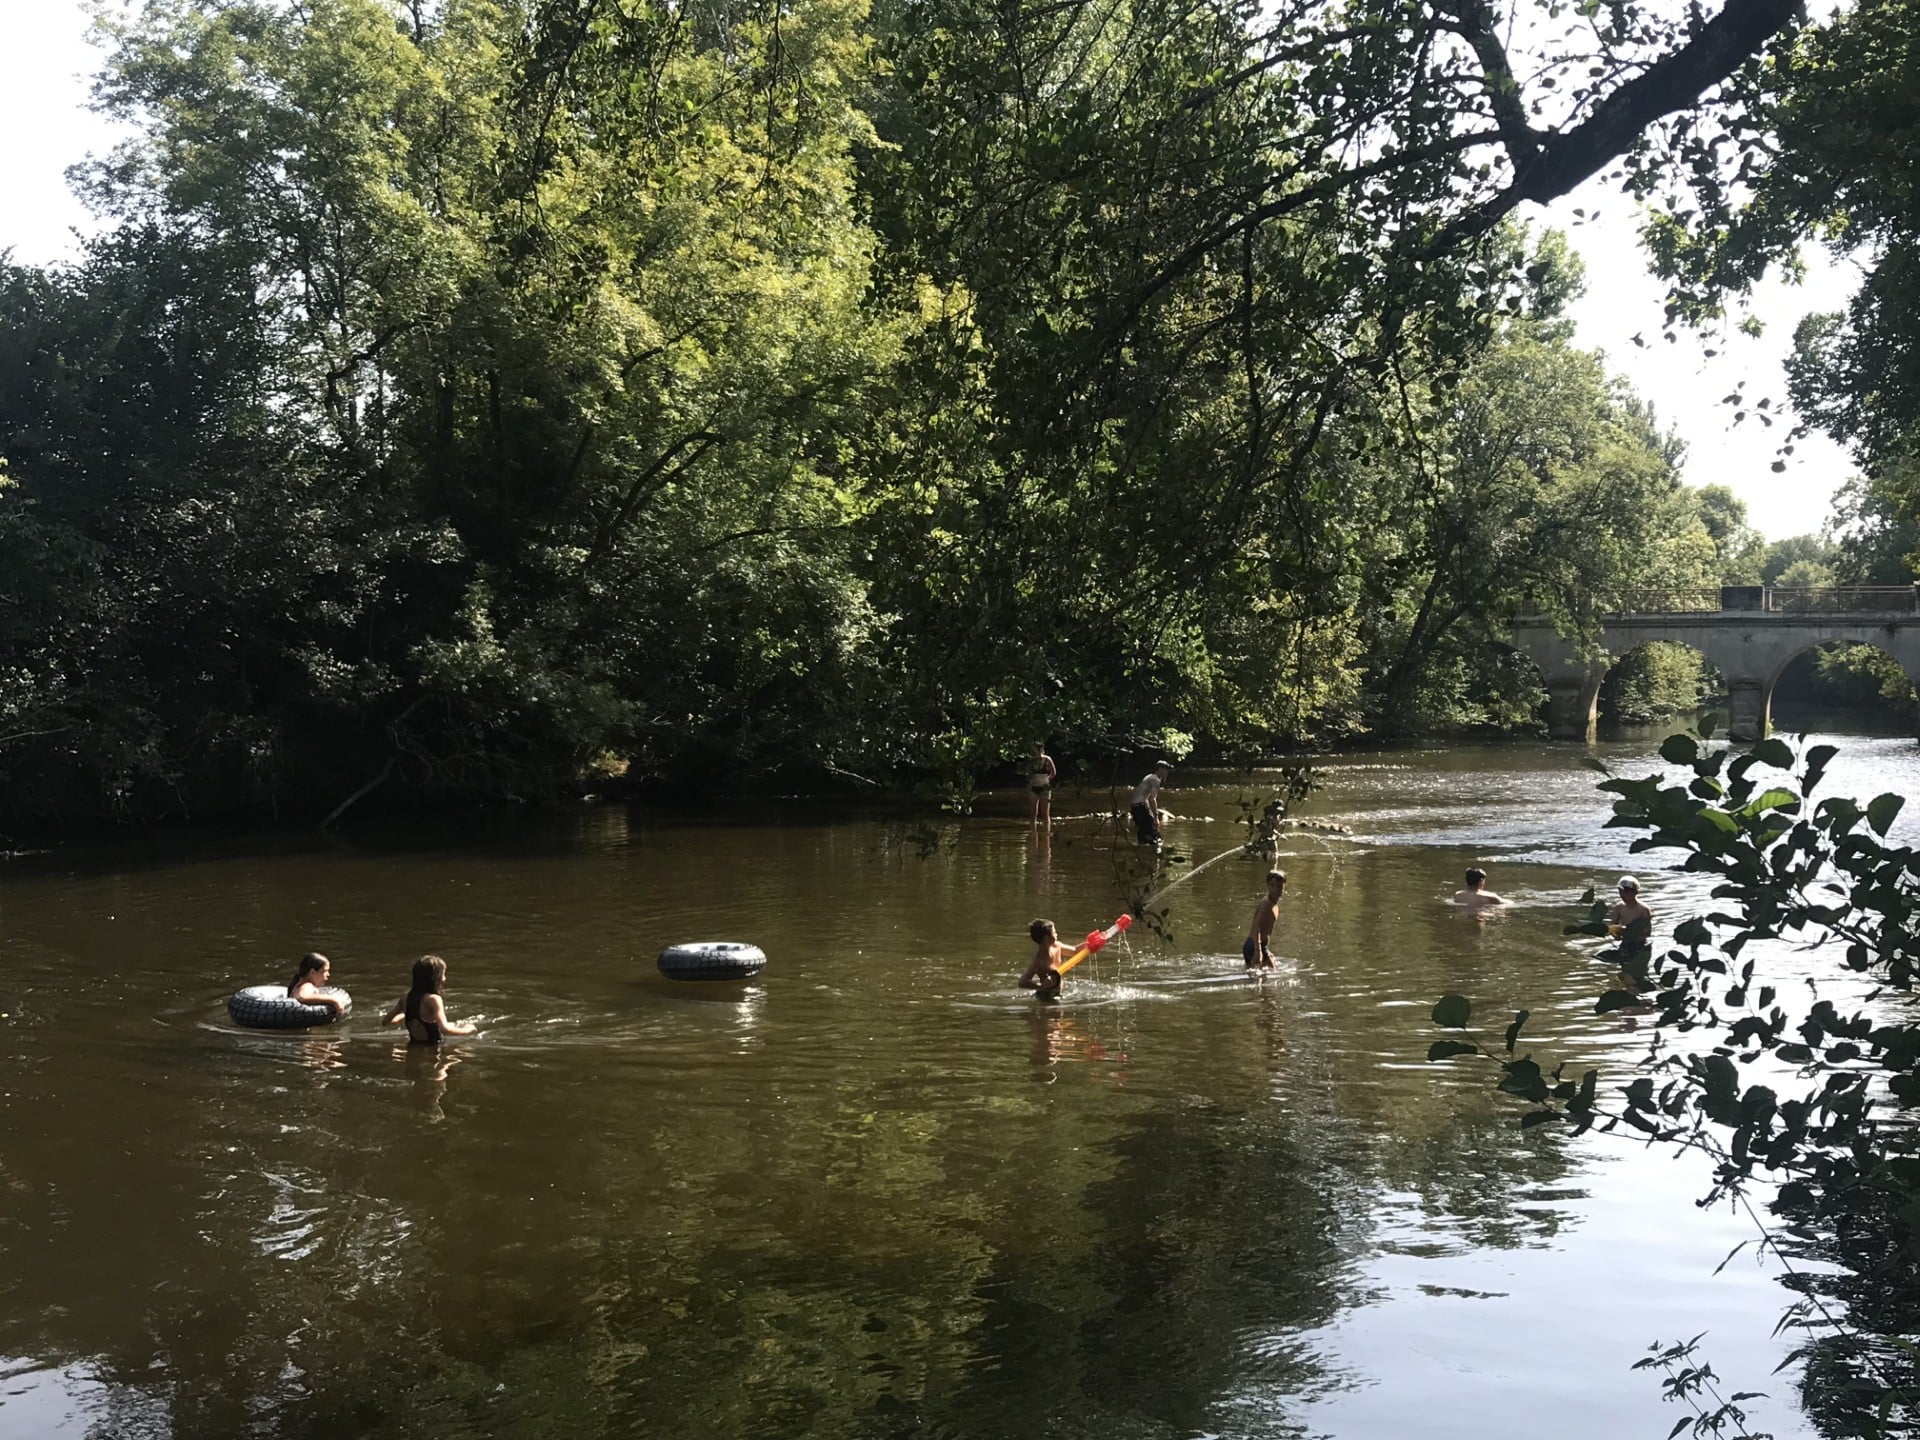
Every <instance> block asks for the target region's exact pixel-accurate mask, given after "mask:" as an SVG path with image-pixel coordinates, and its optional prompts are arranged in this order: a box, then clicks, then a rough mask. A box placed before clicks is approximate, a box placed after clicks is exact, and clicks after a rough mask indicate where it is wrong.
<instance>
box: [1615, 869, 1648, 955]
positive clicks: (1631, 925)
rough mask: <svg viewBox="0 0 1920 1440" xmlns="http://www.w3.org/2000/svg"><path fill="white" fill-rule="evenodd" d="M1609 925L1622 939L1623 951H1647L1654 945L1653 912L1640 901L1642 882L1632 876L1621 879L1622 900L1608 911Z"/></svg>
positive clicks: (1616, 902) (1623, 876)
mask: <svg viewBox="0 0 1920 1440" xmlns="http://www.w3.org/2000/svg"><path fill="white" fill-rule="evenodd" d="M1607 924H1608V925H1610V926H1612V927H1614V932H1613V933H1614V934H1616V935H1618V936H1619V937H1620V948H1621V949H1622V950H1623V951H1634V950H1641V949H1646V948H1649V947H1651V946H1652V944H1653V911H1651V910H1649V909H1648V908H1647V907H1646V905H1644V904H1643V903H1642V902H1641V899H1640V882H1639V881H1638V880H1636V879H1634V878H1633V876H1631V875H1622V876H1621V877H1620V898H1619V900H1617V901H1615V902H1614V905H1613V908H1612V909H1610V910H1608V911H1607Z"/></svg>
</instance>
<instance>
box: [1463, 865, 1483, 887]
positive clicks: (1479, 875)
mask: <svg viewBox="0 0 1920 1440" xmlns="http://www.w3.org/2000/svg"><path fill="white" fill-rule="evenodd" d="M1486 883H1487V872H1486V871H1484V870H1482V869H1481V868H1480V867H1479V866H1478V865H1476V866H1474V867H1473V868H1472V869H1471V870H1469V871H1467V889H1469V890H1478V889H1479V888H1480V887H1481V886H1482V885H1484V884H1486Z"/></svg>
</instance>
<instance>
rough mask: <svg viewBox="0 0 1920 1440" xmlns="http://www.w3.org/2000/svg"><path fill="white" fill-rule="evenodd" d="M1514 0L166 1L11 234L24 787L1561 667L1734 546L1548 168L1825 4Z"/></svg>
mask: <svg viewBox="0 0 1920 1440" xmlns="http://www.w3.org/2000/svg"><path fill="white" fill-rule="evenodd" d="M1531 18H1532V20H1533V21H1535V22H1537V23H1536V24H1535V26H1534V29H1537V30H1539V32H1540V33H1539V34H1538V35H1537V36H1535V37H1534V38H1535V39H1536V40H1537V41H1538V44H1539V46H1541V47H1545V48H1544V49H1543V52H1542V53H1543V54H1544V55H1548V56H1549V58H1550V63H1548V64H1547V65H1546V68H1545V69H1543V70H1539V71H1538V72H1537V73H1536V72H1534V71H1532V70H1529V69H1528V68H1527V66H1530V65H1532V63H1533V59H1529V58H1527V57H1523V56H1518V55H1516V56H1509V54H1508V52H1507V49H1506V46H1505V44H1504V43H1503V41H1502V40H1501V38H1500V35H1501V32H1502V30H1503V28H1504V24H1503V22H1501V17H1499V16H1498V15H1496V14H1495V13H1494V12H1493V11H1491V10H1490V9H1488V8H1487V7H1485V6H1482V5H1479V4H1460V3H1447V4H1437V5H1433V6H1430V7H1429V6H1426V5H1421V4H1414V5H1405V4H1400V3H1395V4H1374V3H1356V4H1353V5H1343V6H1339V7H1325V6H1319V5H1302V6H1298V7H1281V8H1280V9H1277V10H1276V9H1273V8H1272V7H1266V8H1260V9H1255V8H1251V7H1245V8H1243V7H1236V6H1229V5H1218V6H1210V7H1202V8H1201V9H1199V10H1194V9H1192V8H1191V7H1184V6H1181V7H1173V6H1165V5H1162V4H1160V3H1157V0H1136V3H1132V4H1128V5H1123V6H1115V7H1106V8H1099V9H1096V8H1091V7H1085V6H1079V5H1070V6H1065V7H1028V6H1015V7H1012V8H1008V7H999V8H997V9H996V8H990V7H989V8H982V7H978V6H974V5H972V4H970V3H967V0H881V3H879V4H878V5H877V6H876V7H875V8H873V9H871V10H869V9H868V7H867V5H866V4H865V3H864V0H798V3H787V0H764V3H762V0H745V3H729V4H727V5H718V4H712V3H706V0H698V3H686V4H663V3H647V0H570V3H566V4H557V5H556V4H535V3H533V0H442V3H435V4H417V3H416V4H406V5H401V4H397V3H391V0H318V3H314V4H306V5H299V6H295V5H289V4H285V3H281V0H147V3H145V4H144V5H142V6H139V7H136V8H135V9H133V10H132V11H131V12H129V13H127V14H126V16H125V18H123V19H118V20H113V21H109V22H108V27H109V40H110V47H109V59H108V62H107V65H106V68H105V70H104V72H103V74H102V76H101V78H100V82H99V92H98V93H99V98H100V101H101V104H102V105H103V106H104V107H105V109H106V110H107V111H108V112H109V113H110V114H112V115H113V116H115V117H116V118H118V119H120V120H122V121H125V122H127V123H128V124H129V126H130V127H131V128H132V133H134V135H135V137H136V138H135V139H134V140H132V141H131V142H130V143H128V144H127V145H126V146H125V147H123V148H122V149H121V150H120V151H118V152H117V153H115V154H114V155H112V156H109V157H105V158H103V159H101V160H99V161H98V162H96V163H94V164H92V165H90V166H88V167H86V168H85V170H84V173H83V175H82V177H81V179H82V183H83V184H84V186H85V188H86V191H87V193H88V194H89V196H90V198H91V199H92V200H93V202H94V203H95V204H96V206H97V207H98V208H99V210H100V212H101V213H102V215H103V217H105V219H106V220H107V222H108V224H107V228H106V229H105V230H104V231H103V232H102V234H101V235H100V236H99V237H98V238H97V239H96V240H95V241H94V242H92V243H91V244H90V245H89V246H88V248H87V250H86V252H85V254H84V256H83V258H82V259H81V260H80V261H78V262H77V263H75V264H74V265H72V266H70V267H65V268H61V269H57V270H52V271H45V270H35V269H31V268H25V267H20V266H16V265H11V264H6V263H4V262H0V451H3V452H4V453H3V455H0V458H4V460H5V462H6V465H7V469H6V472H5V474H6V485H7V488H6V489H5V491H4V493H0V574H5V575H6V576H7V577H8V578H7V582H6V588H5V592H4V595H3V596H0V598H4V600H5V602H6V603H5V604H4V605H0V631H4V634H0V641H3V642H4V643H3V644H0V655H3V656H4V657H5V659H4V661H0V815H4V816H6V817H8V819H9V822H10V823H15V824H19V823H35V822H38V823H59V822H63V821H72V820H76V819H82V818H86V817H90V816H109V815H113V816H126V817H134V818H149V817H158V816H168V815H180V814H189V813H192V814H199V813H207V812H219V813H230V812H252V813H283V812H285V813H300V814H310V815H315V816H318V815H324V814H328V813H331V812H338V811H339V810H340V809H341V808H342V807H344V806H347V805H350V804H352V803H355V802H356V801H358V800H359V798H360V797H362V796H363V795H366V794H369V793H375V794H378V795H380V796H381V797H382V798H385V797H389V796H396V795H400V794H409V795H414V796H419V797H424V798H433V797H453V798H473V797H489V796H524V797H533V796H539V795H543V794H550V793H554V792H556V791H559V790H563V789H565V788H567V787H569V786H573V785H576V784H580V783H594V782H593V781H592V780H591V779H590V778H589V777H592V776H594V775H596V774H600V775H606V774H627V775H630V776H633V777H664V778H667V779H670V780H675V781H679V782H681V783H687V784H694V785H714V784H721V783H738V782H745V781H751V780H753V779H755V778H756V777H760V778H765V777H771V776H774V775H782V776H785V777H788V778H794V779H800V780H809V779H811V780H815V781H817V780H820V779H822V778H825V777H839V778H841V779H844V780H846V781H849V782H851V783H861V782H881V783H885V782H892V781H896V780H899V779H901V778H912V777H923V778H929V779H932V780H935V781H938V782H940V783H941V784H942V785H943V787H945V789H946V790H947V792H948V793H952V794H964V793H965V792H966V789H967V787H968V785H969V784H970V783H971V782H972V780H973V779H975V778H976V777H977V776H979V775H980V774H981V773H983V772H984V771H985V770H987V769H989V768H991V767H992V766H994V765H996V764H998V763H1000V762H1001V761H1003V760H1004V759H1005V758H1006V757H1007V756H1009V755H1011V754H1015V753H1019V752H1022V751H1024V748H1025V746H1026V745H1027V744H1029V743H1030V742H1031V739H1032V737H1033V736H1035V735H1037V734H1042V733H1046V734H1049V735H1051V736H1052V737H1054V740H1055V744H1056V747H1057V748H1061V749H1064V750H1068V751H1077V752H1078V753H1081V754H1085V755H1100V754H1106V753H1116V752H1121V751H1125V750H1128V749H1132V748H1138V747H1147V746H1151V747H1154V748H1160V749H1167V750H1171V751H1174V752H1176V753H1178V752H1180V751H1183V750H1185V749H1188V748H1190V747H1192V746H1195V745H1201V746H1207V747H1210V748H1212V749H1215V750H1217V751H1222V752H1227V751H1237V750H1243V749H1247V748H1251V747H1268V746H1274V745H1284V744H1288V743H1293V742H1298V741H1301V740H1305V739H1311V738H1316V737H1320V738H1324V737H1330V736H1332V737H1337V736H1339V735H1342V734H1350V733H1356V732H1361V731H1385V732H1394V731H1406V730H1412V729H1419V728H1428V727H1433V726H1444V725H1457V724H1461V723H1473V722H1481V723H1493V724H1501V725H1512V724H1527V723H1531V721H1532V717H1533V712H1534V707H1535V704H1536V702H1537V701H1538V699H1539V692H1538V688H1537V687H1538V681H1537V677H1535V676H1534V675H1532V673H1531V672H1530V671H1529V670H1527V669H1526V667H1524V666H1521V665H1519V664H1518V663H1516V662H1515V660H1514V659H1513V658H1512V656H1511V653H1510V652H1509V651H1507V650H1505V649H1504V648H1502V646H1501V645H1500V641H1501V638H1502V635H1503V630H1502V626H1503V623H1504V620H1505V618H1506V617H1507V616H1509V615H1510V614H1512V613H1513V612H1514V611H1515V610H1516V609H1527V610H1533V611H1543V612H1545V613H1548V614H1551V615H1553V616H1555V618H1556V619H1559V620H1561V621H1562V622H1563V623H1564V624H1565V625H1567V626H1568V627H1569V628H1573V629H1578V628H1581V627H1582V626H1584V625H1586V624H1588V623H1589V622H1590V616H1591V613H1592V609H1593V605H1594V603H1595V602H1594V597H1595V596H1596V595H1603V594H1605V593H1608V592H1611V591H1617V590H1618V589H1619V588H1620V587H1621V586H1622V585H1631V584H1669V583H1670V584H1676V585H1689V584H1696V583H1702V582H1710V581H1712V580H1714V579H1716V578H1718V575H1717V573H1716V572H1723V571H1724V570H1725V569H1726V564H1725V561H1726V557H1725V556H1724V555H1721V554H1720V553H1719V552H1718V550H1717V549H1716V548H1715V547H1716V545H1718V544H1720V543H1721V542H1722V541H1724V539H1725V537H1724V536H1721V537H1719V538H1718V539H1715V538H1714V535H1713V531H1712V526H1711V521H1712V519H1713V517H1714V515H1715V514H1716V513H1717V512H1716V511H1715V510H1714V507H1713V504H1712V502H1711V500H1710V499H1709V500H1707V501H1701V500H1698V499H1690V498H1689V497H1688V496H1687V494H1686V493H1685V492H1684V491H1683V490H1682V489H1681V488H1680V487H1679V486H1678V485H1677V483H1676V482H1675V480H1674V478H1673V473H1672V461H1673V458H1674V456H1673V447H1672V445H1671V442H1669V441H1667V440H1666V439H1665V438H1663V437H1662V436H1660V435H1659V433H1658V430H1657V427H1656V426H1655V424H1654V423H1653V421H1652V419H1651V417H1650V415H1649V413H1648V412H1647V410H1646V409H1645V407H1644V406H1642V405H1640V404H1639V403H1638V402H1636V401H1634V400H1633V399H1632V397H1629V396H1626V395H1623V394H1621V393H1619V392H1618V391H1617V390H1616V388H1615V387H1614V386H1613V385H1611V384H1610V383H1609V381H1608V379H1607V377H1606V376H1605V374H1604V373H1603V372H1602V370H1601V369H1600V367H1599V365H1598V363H1597V362H1596V361H1595V360H1594V359H1593V358H1592V357H1590V356H1586V355H1583V354H1581V353H1579V352H1577V351H1575V350H1574V349H1572V348H1571V347H1570V346H1569V344H1568V342H1567V339H1566V335H1565V330H1564V325H1563V323H1562V322H1561V321H1560V319H1559V316H1560V313H1561V310H1562V307H1563V306H1564V304H1565V302H1566V300H1567V298H1568V296H1569V295H1570V294H1572V293H1573V292H1574V290H1575V288H1576V287H1577V285H1578V283H1579V281H1578V273H1577V266H1575V265H1574V264H1572V263H1571V262H1570V261H1569V259H1568V257H1567V255H1566V253H1565V250H1564V247H1563V246H1562V245H1560V243H1559V242H1558V241H1557V239H1555V238H1554V237H1551V236H1549V237H1544V238H1537V239H1536V238H1531V237H1529V236H1527V235H1526V234H1525V233H1524V232H1523V231H1521V230H1519V229H1518V228H1516V226H1515V224H1514V223H1513V220H1512V218H1511V217H1512V214H1513V212H1514V210H1515V208H1516V207H1517V206H1519V205H1520V204H1522V203H1523V202H1526V201H1538V200H1544V199H1548V198H1551V197H1552V196H1554V195H1557V194H1560V193H1563V192H1564V191H1565V190H1566V189H1568V188H1570V187H1571V186H1572V185H1574V184H1577V183H1579V181H1580V180H1582V179H1584V178H1585V177H1586V176H1588V175H1590V174H1592V173H1594V172H1595V171H1596V170H1597V169H1599V168H1601V167H1602V166H1604V165H1606V164H1607V163H1609V162H1611V161H1613V160H1614V159H1616V158H1618V157H1620V156H1621V155H1623V154H1624V153H1626V152H1627V151H1629V150H1630V149H1631V148H1632V147H1634V146H1636V145H1640V144H1642V143H1643V137H1644V135H1645V132H1646V127H1647V126H1649V125H1650V124H1652V123H1654V122H1656V121H1661V120H1663V119H1665V120H1666V122H1667V125H1668V127H1669V132H1670V133H1671V134H1672V135H1677V136H1682V137H1684V136H1687V135H1691V134H1693V133H1694V132H1695V130H1696V128H1697V127H1698V125H1699V124H1702V123H1706V121H1705V117H1711V116H1712V115H1715V114H1718V113H1719V111H1720V109H1722V108H1724V107H1722V106H1721V105H1720V104H1719V103H1718V101H1717V100H1714V99H1712V98H1711V97H1713V96H1714V95H1715V94H1718V93H1722V92H1716V91H1715V89H1714V87H1715V86H1717V85H1721V84H1722V82H1726V85H1727V88H1726V89H1725V91H1724V92H1723V93H1724V94H1725V95H1727V96H1729V97H1731V98H1732V99H1733V100H1735V101H1736V102H1738V103H1746V97H1747V95H1748V91H1749V90H1750V89H1751V86H1752V85H1753V84H1755V83H1758V82H1757V80H1754V79H1753V78H1752V77H1753V76H1754V75H1755V74H1757V72H1758V71H1759V70H1760V69H1762V68H1764V67H1763V65H1762V57H1763V55H1766V54H1771V55H1773V56H1775V57H1776V58H1777V57H1778V55H1779V54H1781V53H1784V48H1783V47H1787V46H1790V45H1791V44H1792V43H1794V42H1793V40H1792V30H1791V26H1790V21H1791V6H1790V5H1789V4H1787V3H1785V0H1733V3H1731V4H1729V6H1728V8H1727V10H1726V11H1725V13H1724V14H1722V15H1721V16H1719V17H1716V18H1715V19H1714V20H1712V21H1711V22H1707V23H1704V24H1701V23H1676V22H1670V21H1668V20H1667V19H1664V18H1662V17H1661V16H1659V15H1656V14H1654V13H1652V12H1650V11H1649V12H1640V11H1636V10H1633V9H1631V8H1629V7H1616V8H1615V9H1612V10H1609V11H1607V12H1605V13H1601V12H1597V11H1596V12H1593V13H1591V14H1584V15H1580V16H1577V17H1576V16H1562V15H1560V14H1559V11H1558V9H1557V8H1556V7H1549V8H1548V10H1547V11H1545V12H1543V14H1542V15H1536V16H1532V17H1531ZM1543 26H1544V27H1545V28H1541V27H1543ZM1528 33H1531V31H1530V32H1528ZM1581 55H1585V56H1586V57H1587V58H1588V59H1589V60H1591V62H1592V63H1591V64H1590V65H1589V66H1588V68H1587V70H1586V73H1585V78H1584V79H1580V80H1578V81H1577V82H1576V81H1574V80H1573V79H1572V78H1571V77H1572V76H1573V75H1574V74H1576V73H1577V71H1576V69H1575V65H1576V61H1575V59H1574V58H1573V57H1576V56H1581ZM1533 58H1539V57H1533ZM1522 60H1524V61H1525V63H1524V64H1522V63H1521V61H1522ZM1656 60H1657V61H1658V62H1659V63H1657V64H1654V63H1651V62H1653V61H1656ZM1523 73H1525V74H1528V75H1530V76H1531V77H1532V78H1530V79H1528V80H1526V81H1525V82H1524V83H1523V82H1522V81H1521V80H1519V79H1517V78H1516V76H1518V75H1520V74H1523ZM1556 77H1567V78H1566V83H1562V81H1561V79H1559V78H1556ZM1740 77H1747V78H1745V79H1742V78H1740ZM1523 95H1524V96H1525V97H1526V103H1525V104H1522V103H1521V102H1522V97H1523ZM1703 96H1707V97H1709V99H1708V100H1705V101H1703V99H1702V97H1703ZM1669 132H1663V134H1666V133H1669ZM1679 143H1681V142H1680V141H1677V140H1671V139H1667V140H1662V141H1660V143H1659V145H1658V146H1656V147H1655V148H1663V147H1669V146H1671V145H1673V144H1679ZM1690 512H1697V513H1690ZM1696 520H1697V521H1698V522H1699V523H1695V521H1696Z"/></svg>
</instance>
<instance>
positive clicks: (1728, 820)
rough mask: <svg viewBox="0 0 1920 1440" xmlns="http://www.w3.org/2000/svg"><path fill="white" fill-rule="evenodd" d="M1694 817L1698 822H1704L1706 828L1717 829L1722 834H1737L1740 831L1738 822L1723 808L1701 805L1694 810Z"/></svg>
mask: <svg viewBox="0 0 1920 1440" xmlns="http://www.w3.org/2000/svg"><path fill="white" fill-rule="evenodd" d="M1696 819H1697V820H1698V821H1699V822H1700V823H1703V824H1705V825H1706V826H1707V828H1708V829H1711V830H1718V831H1719V832H1720V833H1721V834H1723V835H1738V834H1739V833H1740V826H1739V824H1738V823H1737V822H1736V821H1735V820H1734V818H1733V817H1732V816H1731V815H1729V814H1727V812H1726V811H1724V810H1713V809H1707V808H1704V807H1703V808H1702V809H1700V810H1699V811H1698V812H1696Z"/></svg>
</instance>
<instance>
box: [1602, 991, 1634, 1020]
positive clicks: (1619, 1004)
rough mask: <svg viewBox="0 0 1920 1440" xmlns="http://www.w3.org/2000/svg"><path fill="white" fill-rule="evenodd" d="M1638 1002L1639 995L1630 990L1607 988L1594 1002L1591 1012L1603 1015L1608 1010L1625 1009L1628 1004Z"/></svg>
mask: <svg viewBox="0 0 1920 1440" xmlns="http://www.w3.org/2000/svg"><path fill="white" fill-rule="evenodd" d="M1639 1003H1640V997H1639V996H1638V995H1636V994H1634V993H1633V992H1632V991H1631V990H1609V991H1607V993H1606V994H1604V995H1602V996H1601V997H1600V998H1599V999H1598V1000H1597V1001H1595V1002H1594V1006H1593V1013H1594V1014H1596V1015H1605V1014H1606V1013H1607V1012H1608V1011H1610V1010H1625V1009H1626V1008H1627V1007H1628V1006H1631V1005H1638V1004H1639Z"/></svg>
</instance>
